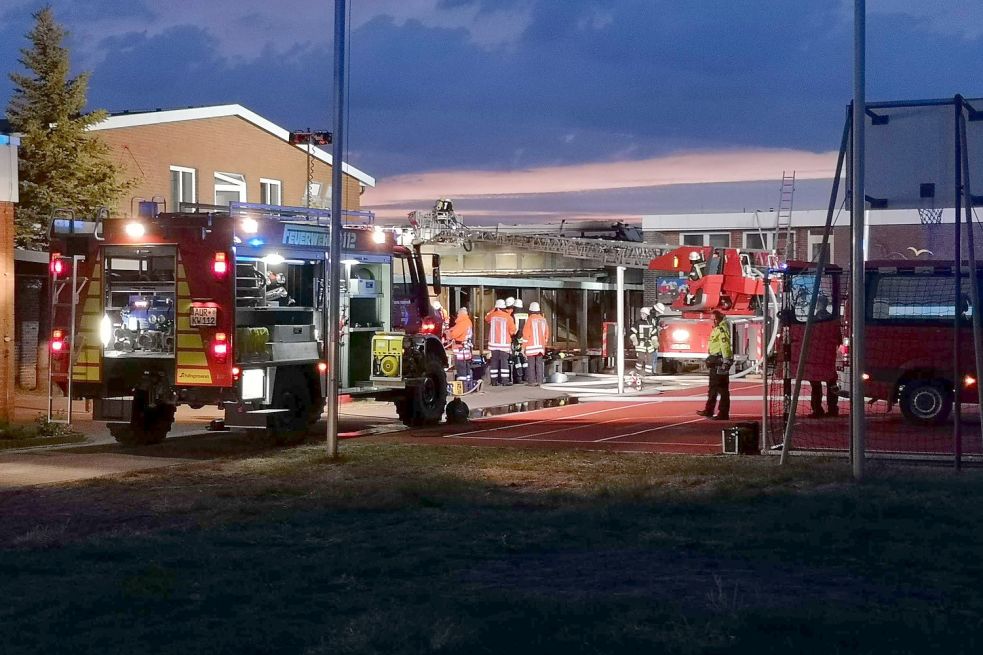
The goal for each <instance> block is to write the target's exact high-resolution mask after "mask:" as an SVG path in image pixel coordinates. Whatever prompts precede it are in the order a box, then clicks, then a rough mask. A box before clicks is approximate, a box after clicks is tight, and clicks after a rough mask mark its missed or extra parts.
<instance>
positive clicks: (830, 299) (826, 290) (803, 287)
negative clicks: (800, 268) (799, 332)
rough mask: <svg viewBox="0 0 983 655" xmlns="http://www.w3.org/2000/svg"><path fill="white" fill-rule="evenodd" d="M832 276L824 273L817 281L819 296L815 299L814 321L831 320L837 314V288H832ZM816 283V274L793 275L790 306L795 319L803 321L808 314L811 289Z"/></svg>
mask: <svg viewBox="0 0 983 655" xmlns="http://www.w3.org/2000/svg"><path fill="white" fill-rule="evenodd" d="M833 279H834V278H833V277H831V276H829V275H824V276H823V279H822V281H821V282H820V283H819V297H818V299H817V300H816V315H815V318H814V321H815V322H817V323H821V322H824V321H832V320H834V319H836V318H837V317H838V316H839V313H840V312H839V302H837V300H838V296H839V294H838V293H837V290H836V289H834V288H833ZM815 283H816V276H815V275H809V274H802V275H793V276H792V279H791V284H792V289H791V293H792V308H793V309H794V310H795V321H796V322H797V323H805V322H806V319H807V318H808V316H809V306H810V304H812V290H813V287H814V285H815Z"/></svg>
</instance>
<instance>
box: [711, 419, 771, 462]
mask: <svg viewBox="0 0 983 655" xmlns="http://www.w3.org/2000/svg"><path fill="white" fill-rule="evenodd" d="M759 435H760V432H759V426H758V423H757V422H748V423H735V424H734V425H731V426H728V427H726V428H724V429H723V430H721V431H720V437H721V444H722V447H723V452H724V454H725V455H757V454H759V453H760V452H761V449H760V445H759Z"/></svg>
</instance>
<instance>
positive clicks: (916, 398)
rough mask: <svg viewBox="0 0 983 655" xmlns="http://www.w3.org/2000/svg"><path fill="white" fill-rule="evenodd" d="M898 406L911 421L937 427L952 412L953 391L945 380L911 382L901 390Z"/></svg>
mask: <svg viewBox="0 0 983 655" xmlns="http://www.w3.org/2000/svg"><path fill="white" fill-rule="evenodd" d="M898 404H899V405H900V406H901V413H902V414H903V415H904V417H905V418H906V419H908V420H909V421H911V422H913V423H921V424H923V425H937V424H939V423H943V422H944V421H945V420H946V419H947V418H949V414H950V413H951V412H952V389H951V387H950V386H949V385H947V384H946V383H945V382H944V381H943V380H910V381H908V382H906V383H905V385H904V389H902V390H901V397H900V398H899V401H898Z"/></svg>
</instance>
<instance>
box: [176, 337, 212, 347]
mask: <svg viewBox="0 0 983 655" xmlns="http://www.w3.org/2000/svg"><path fill="white" fill-rule="evenodd" d="M204 347H205V344H204V342H202V340H201V335H200V334H179V335H177V349H178V350H201V349H202V348H204Z"/></svg>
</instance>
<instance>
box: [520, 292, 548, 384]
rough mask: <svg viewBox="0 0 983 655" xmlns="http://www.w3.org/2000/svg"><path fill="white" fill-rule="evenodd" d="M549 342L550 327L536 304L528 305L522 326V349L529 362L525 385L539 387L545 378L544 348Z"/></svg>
mask: <svg viewBox="0 0 983 655" xmlns="http://www.w3.org/2000/svg"><path fill="white" fill-rule="evenodd" d="M549 341H550V326H549V323H548V322H547V321H546V317H545V316H543V313H542V312H541V311H540V309H539V303H538V302H532V303H529V318H527V319H526V321H525V325H523V326H522V348H523V350H524V351H525V353H526V359H528V360H529V369H528V371H529V373H528V374H527V378H526V384H528V385H529V386H531V387H535V386H539V385H541V384H542V383H543V382H544V378H545V369H546V366H545V359H546V348H547V346H549Z"/></svg>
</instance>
